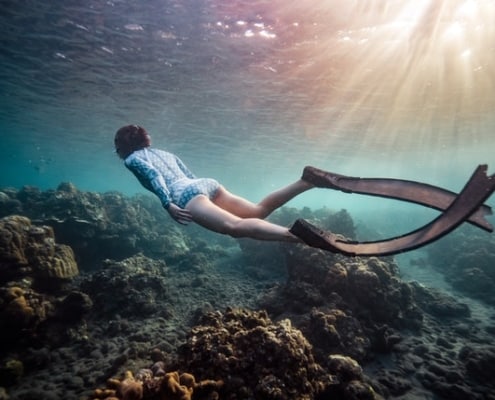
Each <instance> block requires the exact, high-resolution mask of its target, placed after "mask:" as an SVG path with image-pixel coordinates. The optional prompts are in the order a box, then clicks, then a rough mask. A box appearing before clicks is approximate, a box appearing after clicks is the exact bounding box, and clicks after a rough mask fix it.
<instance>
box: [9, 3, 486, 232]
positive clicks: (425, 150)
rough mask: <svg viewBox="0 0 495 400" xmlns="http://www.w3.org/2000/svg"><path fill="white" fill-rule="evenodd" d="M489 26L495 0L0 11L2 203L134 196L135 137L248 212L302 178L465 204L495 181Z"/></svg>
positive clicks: (352, 203)
mask: <svg viewBox="0 0 495 400" xmlns="http://www.w3.org/2000/svg"><path fill="white" fill-rule="evenodd" d="M494 20H495V4H494V2H493V1H490V0H479V1H464V0H443V1H427V0H414V1H412V0H410V1H409V0H406V1H395V0H381V1H374V2H349V1H347V0H323V1H318V2H304V1H302V2H301V1H287V0H283V1H282V0H275V1H261V0H260V1H247V0H246V1H239V0H189V1H173V0H146V1H142V0H120V1H118V0H114V1H110V0H109V1H104V0H89V1H81V0H77V1H76V0H51V1H48V2H46V1H39V0H37V1H36V0H20V1H12V0H3V1H2V2H1V5H0V35H1V37H2V41H1V42H0V49H1V51H0V60H1V63H0V92H1V94H2V96H1V98H0V102H1V106H0V135H1V143H2V146H1V148H0V163H1V165H0V167H1V169H2V175H1V178H0V186H2V187H3V186H15V187H20V186H22V185H26V184H27V185H35V186H39V187H41V188H44V189H46V188H54V187H56V186H57V185H58V184H59V183H60V182H62V181H71V182H73V183H74V184H75V185H76V186H77V187H78V188H80V189H82V190H94V191H102V192H103V191H109V190H119V191H123V192H125V193H129V194H131V193H134V192H136V191H140V190H141V188H140V187H139V185H138V183H137V182H136V181H135V179H134V178H133V177H132V176H131V175H130V174H129V173H128V171H126V170H125V168H123V167H122V165H121V162H120V161H119V160H118V159H117V158H116V156H115V155H114V154H113V153H112V150H113V148H112V141H113V135H114V133H115V131H116V130H117V129H118V128H119V127H120V126H121V125H124V124H127V123H137V124H141V125H143V126H145V127H146V128H147V129H148V130H149V131H150V133H151V134H152V137H153V140H154V144H155V145H156V146H159V147H163V148H166V149H167V150H169V151H172V152H175V153H177V154H179V155H180V157H181V158H182V159H183V160H184V161H185V162H186V163H187V164H188V165H189V166H190V168H191V169H192V170H193V171H194V172H195V173H196V174H197V175H199V176H211V177H215V178H217V179H218V180H219V181H221V182H222V183H223V184H225V185H226V186H227V187H228V188H229V189H231V190H232V191H234V192H237V193H239V194H241V195H244V196H247V197H249V198H250V199H251V200H257V199H259V198H261V197H262V196H263V195H264V194H266V193H267V192H268V191H270V190H272V189H275V188H277V187H279V186H281V185H283V184H286V183H288V182H290V181H292V180H293V179H295V178H297V177H299V175H300V172H301V169H302V167H303V166H304V165H306V164H313V165H318V166H320V167H322V168H326V169H329V170H332V171H335V172H339V173H344V174H350V175H358V176H390V177H400V178H404V179H414V180H421V181H426V182H429V183H432V184H439V185H442V186H444V187H447V188H449V189H452V190H459V189H460V188H462V185H463V182H464V181H465V180H467V179H468V178H469V176H470V175H471V173H472V171H473V170H474V168H475V166H476V165H478V164H479V163H488V164H489V166H490V167H491V169H490V172H491V173H492V172H493V171H494V168H495V157H494V155H493V150H494V148H495V146H494V142H495V136H494V134H493V130H494V128H495V117H494V114H493V110H494V109H495V75H494V72H493V71H495V65H494V57H495V56H494V54H495V51H494V50H495V49H494V46H495V42H494V41H493V38H494V37H495V25H494V24H493V21H494ZM396 203H397V202H388V201H386V202H384V201H380V200H377V199H368V198H364V197H359V196H349V195H345V194H335V193H329V192H325V191H313V192H311V193H307V194H304V195H303V196H301V197H300V198H299V199H297V200H295V201H294V202H293V203H292V204H294V205H295V206H303V205H309V206H321V205H328V206H334V207H345V208H348V209H350V210H351V212H352V211H355V212H356V213H359V212H361V213H362V214H363V215H364V216H366V215H370V212H369V210H373V212H372V213H371V214H373V215H375V214H376V213H377V212H378V211H387V210H388V209H389V208H390V209H393V210H397V211H399V210H401V207H402V206H400V205H397V204H396ZM489 203H490V204H492V205H493V204H494V203H493V200H490V201H489ZM404 215H405V217H404V218H405V220H404V223H408V221H409V219H410V220H414V221H410V222H417V220H416V219H415V218H416V217H409V216H408V214H407V213H405V214H404Z"/></svg>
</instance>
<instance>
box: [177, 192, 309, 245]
mask: <svg viewBox="0 0 495 400" xmlns="http://www.w3.org/2000/svg"><path fill="white" fill-rule="evenodd" d="M186 209H187V210H189V211H190V213H191V215H192V218H193V221H194V222H196V223H197V224H199V225H201V226H203V227H204V228H206V229H209V230H211V231H214V232H218V233H223V234H226V235H230V236H232V237H248V238H252V239H258V240H271V241H279V242H300V239H299V238H297V237H296V236H294V235H293V234H292V233H290V232H289V230H288V228H285V227H283V226H280V225H276V224H272V223H270V222H268V221H265V220H263V219H259V218H241V217H239V216H237V215H234V214H232V213H230V212H229V211H226V210H224V209H223V208H221V207H220V206H218V205H216V204H214V203H213V202H212V201H211V200H209V199H208V198H207V197H206V196H203V195H200V196H196V197H194V198H193V199H191V200H190V201H189V202H188V203H187V205H186Z"/></svg>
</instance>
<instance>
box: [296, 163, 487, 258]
mask: <svg viewBox="0 0 495 400" xmlns="http://www.w3.org/2000/svg"><path fill="white" fill-rule="evenodd" d="M486 171H487V166H486V165H479V166H478V167H477V169H476V170H475V171H474V173H473V175H472V176H471V178H470V179H469V181H468V182H467V183H466V185H465V186H464V188H463V189H462V191H461V192H460V193H459V195H458V196H457V197H455V198H454V201H453V202H451V204H450V205H449V206H448V207H447V209H446V210H445V212H443V213H442V214H441V215H440V216H439V217H437V218H436V219H434V220H433V221H431V222H430V223H429V224H427V225H425V226H423V227H422V228H419V229H417V230H415V231H412V232H410V233H408V234H405V235H402V236H397V237H394V238H390V239H386V240H380V241H375V242H354V241H345V240H341V239H339V238H338V236H337V235H335V234H333V233H331V232H327V231H324V230H321V229H319V228H317V227H315V226H314V225H311V224H310V223H309V222H307V221H305V220H303V219H299V220H297V221H296V222H295V223H294V225H293V226H292V227H291V228H290V232H291V233H293V234H294V235H296V236H297V237H299V238H300V239H302V240H303V241H304V242H305V243H306V244H308V245H309V246H312V247H317V248H320V249H323V250H328V251H331V252H333V253H342V254H345V255H350V256H358V255H359V256H385V255H393V254H398V253H403V252H405V251H409V250H413V249H417V248H419V247H421V246H424V245H426V244H428V243H431V242H433V241H435V240H437V239H439V238H441V237H442V236H444V235H446V234H447V233H449V232H451V231H452V230H454V229H455V228H456V227H457V226H459V225H460V224H461V223H462V222H464V221H465V220H467V219H468V218H469V216H470V215H471V214H472V213H473V212H475V211H476V210H477V209H478V208H479V207H480V206H481V205H482V204H483V202H484V201H485V200H486V199H487V198H488V197H490V196H491V194H492V193H493V192H494V191H495V174H494V175H491V176H487V174H486Z"/></svg>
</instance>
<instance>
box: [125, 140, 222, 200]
mask: <svg viewBox="0 0 495 400" xmlns="http://www.w3.org/2000/svg"><path fill="white" fill-rule="evenodd" d="M124 164H125V166H126V167H127V168H129V170H131V171H132V173H133V174H134V175H135V176H136V178H138V180H139V182H140V183H141V184H142V185H143V186H144V187H145V188H146V189H148V190H149V191H151V192H153V193H154V194H156V195H157V196H158V198H159V199H160V201H161V203H162V206H163V207H165V208H168V207H169V205H170V203H174V204H176V205H177V206H179V207H180V208H185V206H186V204H187V203H188V202H189V201H190V200H191V199H192V198H194V197H196V196H198V195H205V196H207V197H208V198H209V199H210V200H211V199H213V198H214V197H215V195H216V194H217V192H218V189H219V188H220V184H219V183H218V182H217V181H216V180H215V179H210V178H196V177H195V176H194V175H193V173H192V172H191V171H190V170H189V169H188V168H187V167H186V166H185V164H184V163H183V162H182V161H181V160H180V158H179V157H177V156H176V155H174V154H172V153H168V152H166V151H163V150H158V149H152V148H150V147H146V148H144V149H141V150H137V151H135V152H133V153H132V154H131V155H129V156H128V157H127V158H126V159H125V160H124Z"/></svg>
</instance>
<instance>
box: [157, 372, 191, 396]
mask: <svg viewBox="0 0 495 400" xmlns="http://www.w3.org/2000/svg"><path fill="white" fill-rule="evenodd" d="M182 375H185V374H182ZM191 377H192V379H191ZM184 383H187V384H189V385H192V386H189V387H188V386H186V385H185V384H181V381H180V376H179V373H178V372H177V371H174V372H169V373H167V374H165V376H164V377H163V381H162V385H161V389H160V393H161V395H162V397H161V400H191V396H192V393H193V390H194V384H195V379H194V376H192V375H189V374H187V376H186V377H185V379H184Z"/></svg>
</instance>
